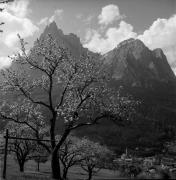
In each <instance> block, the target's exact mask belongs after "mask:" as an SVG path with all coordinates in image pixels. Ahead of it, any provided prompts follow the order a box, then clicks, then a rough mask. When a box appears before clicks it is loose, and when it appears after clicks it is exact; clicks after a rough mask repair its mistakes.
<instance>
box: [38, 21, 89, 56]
mask: <svg viewBox="0 0 176 180" xmlns="http://www.w3.org/2000/svg"><path fill="white" fill-rule="evenodd" d="M47 34H51V35H52V37H53V38H54V39H55V40H56V41H57V42H58V44H59V45H60V46H62V47H65V48H67V49H68V50H69V51H70V53H71V54H72V55H73V56H74V57H79V56H80V55H81V54H84V53H85V52H87V49H86V48H83V46H82V44H81V42H80V38H79V37H77V36H76V35H75V34H73V33H70V34H68V35H65V34H64V33H63V32H62V30H61V29H59V28H58V27H57V25H56V22H55V21H53V22H52V23H51V24H49V25H47V26H46V28H45V30H44V32H43V33H42V34H41V36H40V39H42V38H45V37H46V36H47Z"/></svg>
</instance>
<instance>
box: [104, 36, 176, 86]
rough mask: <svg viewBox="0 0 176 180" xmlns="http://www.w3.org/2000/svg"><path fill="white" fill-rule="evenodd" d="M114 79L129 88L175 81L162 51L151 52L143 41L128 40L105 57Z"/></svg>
mask: <svg viewBox="0 0 176 180" xmlns="http://www.w3.org/2000/svg"><path fill="white" fill-rule="evenodd" d="M104 59H105V60H104V62H105V64H107V65H108V66H109V68H110V72H111V74H112V78H113V79H114V80H116V81H121V82H123V83H124V84H126V85H128V86H139V87H146V88H148V87H152V83H153V81H159V82H166V83H167V82H170V81H175V75H174V73H173V71H172V69H171V68H170V66H169V64H168V62H167V59H166V56H165V55H164V53H163V51H162V50H161V49H156V50H154V51H151V50H149V49H148V48H147V47H146V46H145V45H144V43H143V42H142V41H140V40H135V39H128V40H125V41H123V42H121V43H120V44H119V45H118V46H117V47H116V48H115V49H113V50H112V51H110V52H108V53H107V54H105V55H104Z"/></svg>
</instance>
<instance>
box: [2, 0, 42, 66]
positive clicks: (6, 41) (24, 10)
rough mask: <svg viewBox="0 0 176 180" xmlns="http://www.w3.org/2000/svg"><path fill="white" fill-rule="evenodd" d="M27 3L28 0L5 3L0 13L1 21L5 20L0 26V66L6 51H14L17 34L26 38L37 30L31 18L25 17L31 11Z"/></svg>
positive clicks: (16, 43) (17, 40)
mask: <svg viewBox="0 0 176 180" xmlns="http://www.w3.org/2000/svg"><path fill="white" fill-rule="evenodd" d="M28 5H29V1H28V0H18V1H17V0H16V1H14V2H13V3H9V4H7V5H5V7H4V8H5V9H4V11H3V12H1V13H0V19H1V21H3V22H5V25H4V26H2V27H1V28H2V29H3V31H4V32H3V33H2V35H1V38H0V47H1V49H3V51H4V54H1V56H2V57H0V60H1V63H0V68H1V67H2V66H4V65H3V63H2V62H3V61H5V62H7V59H6V58H5V56H6V55H9V54H7V51H8V53H9V51H10V50H11V51H14V50H16V48H17V47H18V42H19V39H18V37H17V34H20V35H21V36H22V37H23V38H27V37H29V36H32V35H33V34H34V33H35V32H37V31H38V30H39V29H38V27H37V26H36V25H35V24H34V23H33V22H32V20H31V19H29V18H28V17H27V15H28V14H29V12H31V10H30V9H29V7H28ZM5 49H7V50H5ZM5 64H6V63H5Z"/></svg>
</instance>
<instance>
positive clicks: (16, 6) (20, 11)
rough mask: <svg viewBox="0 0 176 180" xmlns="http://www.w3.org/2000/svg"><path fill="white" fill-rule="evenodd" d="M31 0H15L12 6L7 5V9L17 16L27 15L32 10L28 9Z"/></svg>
mask: <svg viewBox="0 0 176 180" xmlns="http://www.w3.org/2000/svg"><path fill="white" fill-rule="evenodd" d="M28 5H29V1H28V0H20V1H17V0H16V1H14V2H13V3H12V4H11V5H10V6H7V7H6V9H7V11H8V12H9V13H11V14H12V15H13V16H16V17H20V18H23V17H26V16H27V15H28V13H29V12H31V10H29V9H28Z"/></svg>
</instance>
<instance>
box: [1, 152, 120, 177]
mask: <svg viewBox="0 0 176 180" xmlns="http://www.w3.org/2000/svg"><path fill="white" fill-rule="evenodd" d="M0 163H1V166H0V167H1V174H2V164H3V158H2V157H1V161H0ZM36 169H37V164H36V163H35V162H34V161H32V160H31V161H28V162H27V163H26V164H25V172H24V173H20V172H19V170H18V164H17V163H16V162H15V161H14V160H13V158H12V157H10V156H8V160H7V180H28V179H30V180H52V178H51V170H50V161H48V162H46V163H44V164H42V163H41V164H40V172H37V170H36ZM68 178H69V180H84V179H86V178H87V174H86V172H84V171H83V170H82V169H81V168H80V167H79V166H74V167H72V168H71V169H70V171H69V174H68ZM93 179H95V180H105V179H107V180H111V179H112V180H113V179H122V178H120V177H119V173H118V172H117V171H112V170H108V169H102V170H100V172H99V173H98V174H97V175H95V176H94V177H93Z"/></svg>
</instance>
